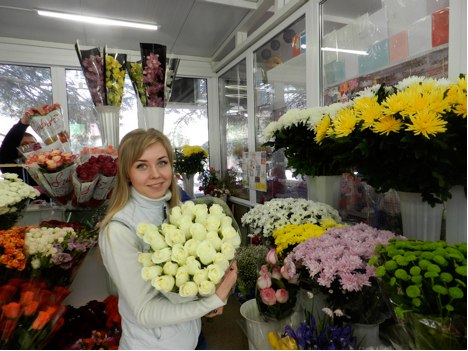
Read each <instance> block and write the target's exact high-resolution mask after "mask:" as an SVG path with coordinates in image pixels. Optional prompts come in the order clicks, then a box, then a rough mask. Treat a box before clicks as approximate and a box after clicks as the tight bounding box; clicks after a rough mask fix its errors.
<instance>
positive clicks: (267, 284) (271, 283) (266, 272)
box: [255, 248, 299, 321]
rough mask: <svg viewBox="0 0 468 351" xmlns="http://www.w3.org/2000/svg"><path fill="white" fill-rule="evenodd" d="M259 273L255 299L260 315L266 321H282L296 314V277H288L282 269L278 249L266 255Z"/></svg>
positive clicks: (273, 249)
mask: <svg viewBox="0 0 468 351" xmlns="http://www.w3.org/2000/svg"><path fill="white" fill-rule="evenodd" d="M265 260H266V264H263V265H262V266H261V268H260V271H259V273H258V279H257V290H256V294H255V298H256V301H257V306H258V310H259V312H260V314H261V315H262V316H263V318H264V319H265V320H267V321H268V320H281V319H284V318H286V317H288V316H290V315H291V314H292V313H293V312H294V307H295V305H296V297H297V291H298V288H299V287H298V285H297V284H298V282H297V279H295V277H290V276H288V275H286V271H285V269H284V268H282V267H281V264H280V262H279V259H278V256H277V254H276V249H275V248H272V249H270V250H269V251H268V253H267V255H266V258H265Z"/></svg>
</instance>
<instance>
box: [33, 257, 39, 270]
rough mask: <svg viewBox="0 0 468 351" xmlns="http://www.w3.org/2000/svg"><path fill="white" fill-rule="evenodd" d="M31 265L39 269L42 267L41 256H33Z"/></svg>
mask: <svg viewBox="0 0 468 351" xmlns="http://www.w3.org/2000/svg"><path fill="white" fill-rule="evenodd" d="M31 267H32V268H34V269H38V268H40V267H41V260H40V259H39V258H33V259H32V260H31Z"/></svg>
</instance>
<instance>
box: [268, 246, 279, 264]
mask: <svg viewBox="0 0 468 351" xmlns="http://www.w3.org/2000/svg"><path fill="white" fill-rule="evenodd" d="M266 261H267V262H268V263H269V264H277V263H278V255H277V254H276V249H274V248H273V249H270V251H268V253H267V255H266Z"/></svg>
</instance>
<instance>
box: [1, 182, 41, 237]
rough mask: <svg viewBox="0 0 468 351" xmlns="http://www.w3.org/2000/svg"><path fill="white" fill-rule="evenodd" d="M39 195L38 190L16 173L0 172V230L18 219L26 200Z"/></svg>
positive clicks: (9, 226) (8, 226)
mask: <svg viewBox="0 0 468 351" xmlns="http://www.w3.org/2000/svg"><path fill="white" fill-rule="evenodd" d="M39 195H40V193H39V191H37V190H36V189H35V188H33V187H32V186H30V185H28V184H26V183H24V182H23V181H22V180H21V179H19V178H18V175H17V174H15V173H5V174H2V175H1V177H0V219H1V220H0V230H5V229H9V228H11V227H12V226H13V225H14V224H15V223H16V221H17V220H18V219H19V216H20V214H21V211H22V210H23V209H24V207H25V206H26V202H27V201H28V200H29V199H34V198H36V197H38V196H39Z"/></svg>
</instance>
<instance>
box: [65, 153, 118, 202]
mask: <svg viewBox="0 0 468 351" xmlns="http://www.w3.org/2000/svg"><path fill="white" fill-rule="evenodd" d="M116 172H117V163H116V159H115V158H114V157H112V156H110V155H104V154H101V155H98V156H91V157H90V158H88V159H87V160H86V161H85V162H83V163H81V164H79V165H78V166H77V167H76V172H74V173H73V175H72V180H73V189H74V192H75V196H74V199H73V201H72V203H73V204H77V205H78V206H80V207H98V206H100V205H102V204H103V203H104V202H105V201H106V199H107V198H108V196H109V194H110V192H111V190H112V188H113V186H114V181H115V175H116Z"/></svg>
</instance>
